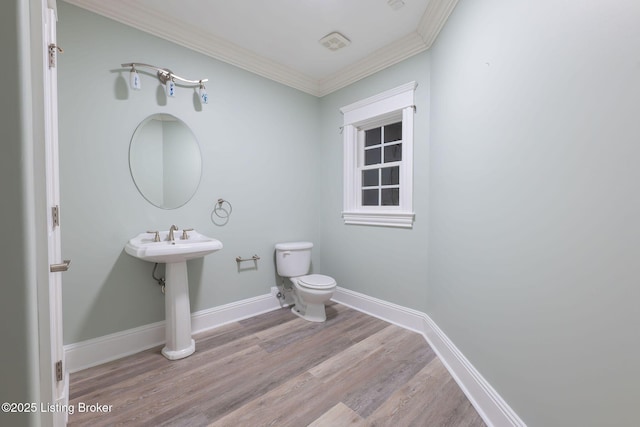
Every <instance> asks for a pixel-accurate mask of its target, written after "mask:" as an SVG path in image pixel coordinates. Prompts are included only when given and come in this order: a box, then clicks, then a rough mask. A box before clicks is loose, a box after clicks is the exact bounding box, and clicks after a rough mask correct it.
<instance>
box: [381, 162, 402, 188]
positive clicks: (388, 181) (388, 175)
mask: <svg viewBox="0 0 640 427" xmlns="http://www.w3.org/2000/svg"><path fill="white" fill-rule="evenodd" d="M398 184H400V166H394V167H392V168H383V169H382V185H398Z"/></svg>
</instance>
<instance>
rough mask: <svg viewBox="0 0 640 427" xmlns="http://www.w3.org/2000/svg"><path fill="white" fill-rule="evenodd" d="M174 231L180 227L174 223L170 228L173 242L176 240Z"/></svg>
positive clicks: (170, 237)
mask: <svg viewBox="0 0 640 427" xmlns="http://www.w3.org/2000/svg"><path fill="white" fill-rule="evenodd" d="M174 231H178V227H176V226H175V225H172V226H171V228H170V229H169V240H170V241H172V242H175V241H176V239H175V237H174V236H173V232H174Z"/></svg>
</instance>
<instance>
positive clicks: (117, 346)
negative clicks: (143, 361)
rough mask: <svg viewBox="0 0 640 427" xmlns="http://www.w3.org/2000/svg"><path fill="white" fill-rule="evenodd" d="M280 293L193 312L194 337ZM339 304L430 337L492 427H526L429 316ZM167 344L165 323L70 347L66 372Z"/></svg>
mask: <svg viewBox="0 0 640 427" xmlns="http://www.w3.org/2000/svg"><path fill="white" fill-rule="evenodd" d="M277 293H278V289H277V288H276V287H273V288H271V292H270V293H269V294H267V295H261V296H258V297H254V298H249V299H245V300H242V301H238V302H233V303H230V304H226V305H222V306H219V307H214V308H211V309H208V310H202V311H199V312H196V313H193V314H192V315H191V329H192V331H193V332H194V333H197V332H202V331H206V330H208V329H212V328H216V327H218V326H222V325H224V324H227V323H231V322H236V321H238V320H242V319H246V318H249V317H253V316H257V315H259V314H262V313H266V312H269V311H273V310H277V309H279V308H280V307H281V304H280V301H279V300H278V298H276V294H277ZM333 300H334V301H336V302H338V303H340V304H343V305H346V306H348V307H351V308H353V309H355V310H358V311H361V312H363V313H366V314H369V315H371V316H374V317H377V318H379V319H383V320H385V321H387V322H390V323H393V324H395V325H398V326H401V327H403V328H406V329H409V330H411V331H414V332H417V333H419V334H421V335H422V336H424V338H425V339H426V340H427V342H428V343H429V345H430V346H431V348H433V350H434V351H435V352H436V354H437V355H438V357H439V358H440V360H441V361H442V363H443V364H444V365H445V366H446V367H447V369H448V370H449V372H450V373H451V376H452V377H453V378H454V379H455V380H456V382H457V383H458V385H459V386H460V388H461V389H462V390H463V391H464V393H465V394H466V396H467V397H468V398H469V401H470V402H471V403H472V404H473V406H474V407H475V408H476V410H477V411H478V413H479V414H480V416H481V417H482V419H483V420H484V421H485V423H486V424H487V425H488V426H490V427H491V426H494V427H502V426H505V427H506V426H510V427H526V425H525V423H524V422H523V421H522V420H521V419H520V418H519V417H518V415H517V414H516V413H515V412H514V411H513V410H512V409H511V407H509V405H508V404H507V403H506V402H505V401H504V400H503V399H502V397H500V395H499V394H498V392H496V391H495V389H494V388H493V387H491V385H490V384H489V383H488V382H487V381H486V380H485V379H484V378H483V377H482V375H481V374H480V372H478V370H477V369H476V368H475V367H474V366H473V365H472V364H471V362H469V360H467V358H466V357H465V356H464V355H463V354H462V353H461V352H460V350H458V348H457V347H456V346H455V345H454V344H453V342H452V341H451V340H450V339H449V338H448V337H447V336H446V335H445V333H444V332H443V331H442V330H441V329H440V328H439V327H438V325H436V324H435V322H434V321H433V320H431V318H430V317H429V316H428V315H427V314H425V313H422V312H420V311H416V310H412V309H409V308H406V307H402V306H399V305H396V304H393V303H390V302H386V301H383V300H380V299H377V298H373V297H370V296H367V295H364V294H360V293H358V292H354V291H350V290H348V289H344V288H341V287H338V288H337V289H336V292H335V294H334V295H333ZM164 341H165V327H164V321H162V322H157V323H152V324H150V325H145V326H141V327H138V328H134V329H129V330H126V331H122V332H117V333H115V334H110V335H106V336H103V337H99V338H94V339H91V340H87V341H82V342H79V343H74V344H69V345H66V346H64V351H65V363H66V365H67V366H66V370H67V372H71V373H73V372H77V371H80V370H82V369H86V368H89V367H92V366H96V365H100V364H102V363H106V362H110V361H112V360H116V359H119V358H121V357H125V356H128V355H131V354H135V353H138V352H140V351H143V350H146V349H149V348H152V347H155V346H159V345H162V344H163V343H164Z"/></svg>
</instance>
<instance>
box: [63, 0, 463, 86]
mask: <svg viewBox="0 0 640 427" xmlns="http://www.w3.org/2000/svg"><path fill="white" fill-rule="evenodd" d="M64 1H65V2H66V3H69V4H72V5H74V6H78V7H80V8H82V9H86V10H88V11H91V12H93V13H96V14H98V15H101V16H104V17H106V18H109V19H112V20H114V21H117V22H120V23H122V24H125V25H127V26H130V27H133V28H136V29H138V30H140V31H144V32H146V33H149V34H152V35H154V36H157V37H159V38H162V39H164V40H168V41H170V42H173V43H176V44H178V45H180V46H183V47H186V48H188V49H191V50H193V51H196V52H198V53H201V54H203V55H206V56H209V57H211V58H215V59H217V60H220V61H223V62H226V63H228V64H231V65H234V66H236V67H238V68H241V69H243V70H246V71H249V72H251V73H254V74H257V75H259V76H262V77H265V78H267V79H270V80H273V81H275V82H278V83H281V84H284V85H286V86H290V87H292V88H294V89H298V90H300V91H302V92H306V93H308V94H311V95H313V96H317V97H322V96H325V95H328V94H329V93H331V92H334V91H336V90H339V89H341V88H343V87H345V86H348V85H350V84H352V83H354V82H356V81H358V80H361V79H363V78H365V77H367V76H370V75H372V74H374V73H376V72H378V71H380V70H383V69H385V68H387V67H389V66H391V65H394V64H397V63H398V62H401V61H403V60H405V59H407V58H409V57H411V56H413V55H415V54H417V53H420V52H422V51H424V50H427V49H429V48H430V47H431V44H432V43H433V42H434V41H435V39H436V37H437V35H438V33H439V32H440V30H441V29H442V27H443V25H444V24H445V22H446V20H447V18H448V16H449V14H450V13H451V11H452V10H453V8H454V7H455V5H456V4H457V2H458V0H431V1H430V2H429V4H428V6H427V10H426V11H425V13H424V15H423V17H422V19H421V20H420V24H419V26H418V29H417V30H416V31H415V32H413V33H411V34H408V35H407V36H405V37H403V38H402V39H400V40H397V41H395V42H393V43H390V44H389V45H387V46H385V47H383V48H381V49H378V50H376V51H375V52H373V53H372V54H370V55H369V56H367V57H365V58H363V59H361V60H359V61H357V62H355V63H353V64H351V65H349V66H347V67H345V68H343V69H341V70H339V71H338V72H336V73H334V74H332V75H330V76H328V77H326V78H323V79H321V80H317V79H315V78H313V77H310V76H308V75H306V74H304V73H301V72H300V71H297V70H295V69H293V68H291V67H287V66H285V65H283V64H280V63H278V62H276V61H273V60H270V59H268V58H266V57H264V56H261V55H259V54H257V53H255V52H253V51H250V50H248V49H245V48H243V47H241V46H238V45H236V44H234V43H231V42H229V41H228V40H225V39H223V38H220V37H216V36H213V35H211V34H208V33H205V32H204V31H201V30H198V29H195V28H193V27H192V26H190V25H187V24H186V23H184V22H180V21H177V20H173V19H172V20H169V19H167V18H165V17H164V16H162V14H160V13H158V12H156V11H153V10H149V9H145V8H143V7H142V6H140V5H139V4H136V3H135V2H131V1H126V0H110V1H103V0H64Z"/></svg>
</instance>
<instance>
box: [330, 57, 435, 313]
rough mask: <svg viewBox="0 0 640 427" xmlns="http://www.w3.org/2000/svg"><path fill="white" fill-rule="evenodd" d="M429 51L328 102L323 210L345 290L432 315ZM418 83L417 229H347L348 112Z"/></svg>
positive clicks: (335, 273) (334, 266)
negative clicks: (345, 163)
mask: <svg viewBox="0 0 640 427" xmlns="http://www.w3.org/2000/svg"><path fill="white" fill-rule="evenodd" d="M429 58H430V57H429V53H428V52H423V53H421V54H418V55H416V56H413V57H411V58H409V59H407V60H405V61H403V62H401V63H399V64H396V65H394V66H392V67H390V68H387V69H385V70H383V71H380V72H378V73H376V74H374V75H372V76H370V77H367V78H365V79H363V80H360V81H358V82H356V83H354V84H352V85H350V86H348V87H346V88H344V89H341V90H339V91H337V92H334V93H332V94H330V95H327V96H325V97H323V98H322V100H321V113H320V122H321V123H322V125H321V127H320V135H321V143H320V144H321V145H320V150H321V155H320V163H321V164H322V165H323V167H322V168H321V169H320V171H319V172H320V182H321V183H322V185H321V186H320V193H321V194H322V199H321V203H320V204H319V210H320V213H321V221H320V227H321V230H322V232H321V235H322V236H321V239H322V244H321V246H320V252H321V259H322V266H323V273H324V274H328V275H330V276H332V277H334V278H335V279H336V281H337V283H338V285H339V286H342V287H345V288H347V289H351V290H354V291H356V292H360V293H363V294H366V295H370V296H373V297H376V298H380V299H382V300H385V301H389V302H393V303H396V304H400V305H402V306H405V307H410V308H413V309H416V310H421V311H425V310H426V299H427V249H428V240H427V239H428V233H427V226H428V205H429V193H428V184H429V182H428V173H429V66H430V65H429V62H430V59H429ZM411 81H415V82H417V83H418V87H417V89H416V92H415V103H416V107H417V111H416V114H415V117H414V189H413V203H414V212H415V222H414V225H413V228H412V229H401V228H391V227H373V226H361V225H345V224H344V220H343V219H342V216H341V213H342V194H343V182H342V168H343V163H342V159H343V153H342V152H343V138H342V135H341V134H340V127H341V126H342V124H343V117H342V114H341V113H340V108H341V107H343V106H345V105H349V104H351V103H353V102H356V101H359V100H361V99H364V98H368V97H370V96H373V95H376V94H378V93H380V92H384V91H386V90H388V89H393V88H395V87H397V86H400V85H402V84H405V83H408V82H411Z"/></svg>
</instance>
